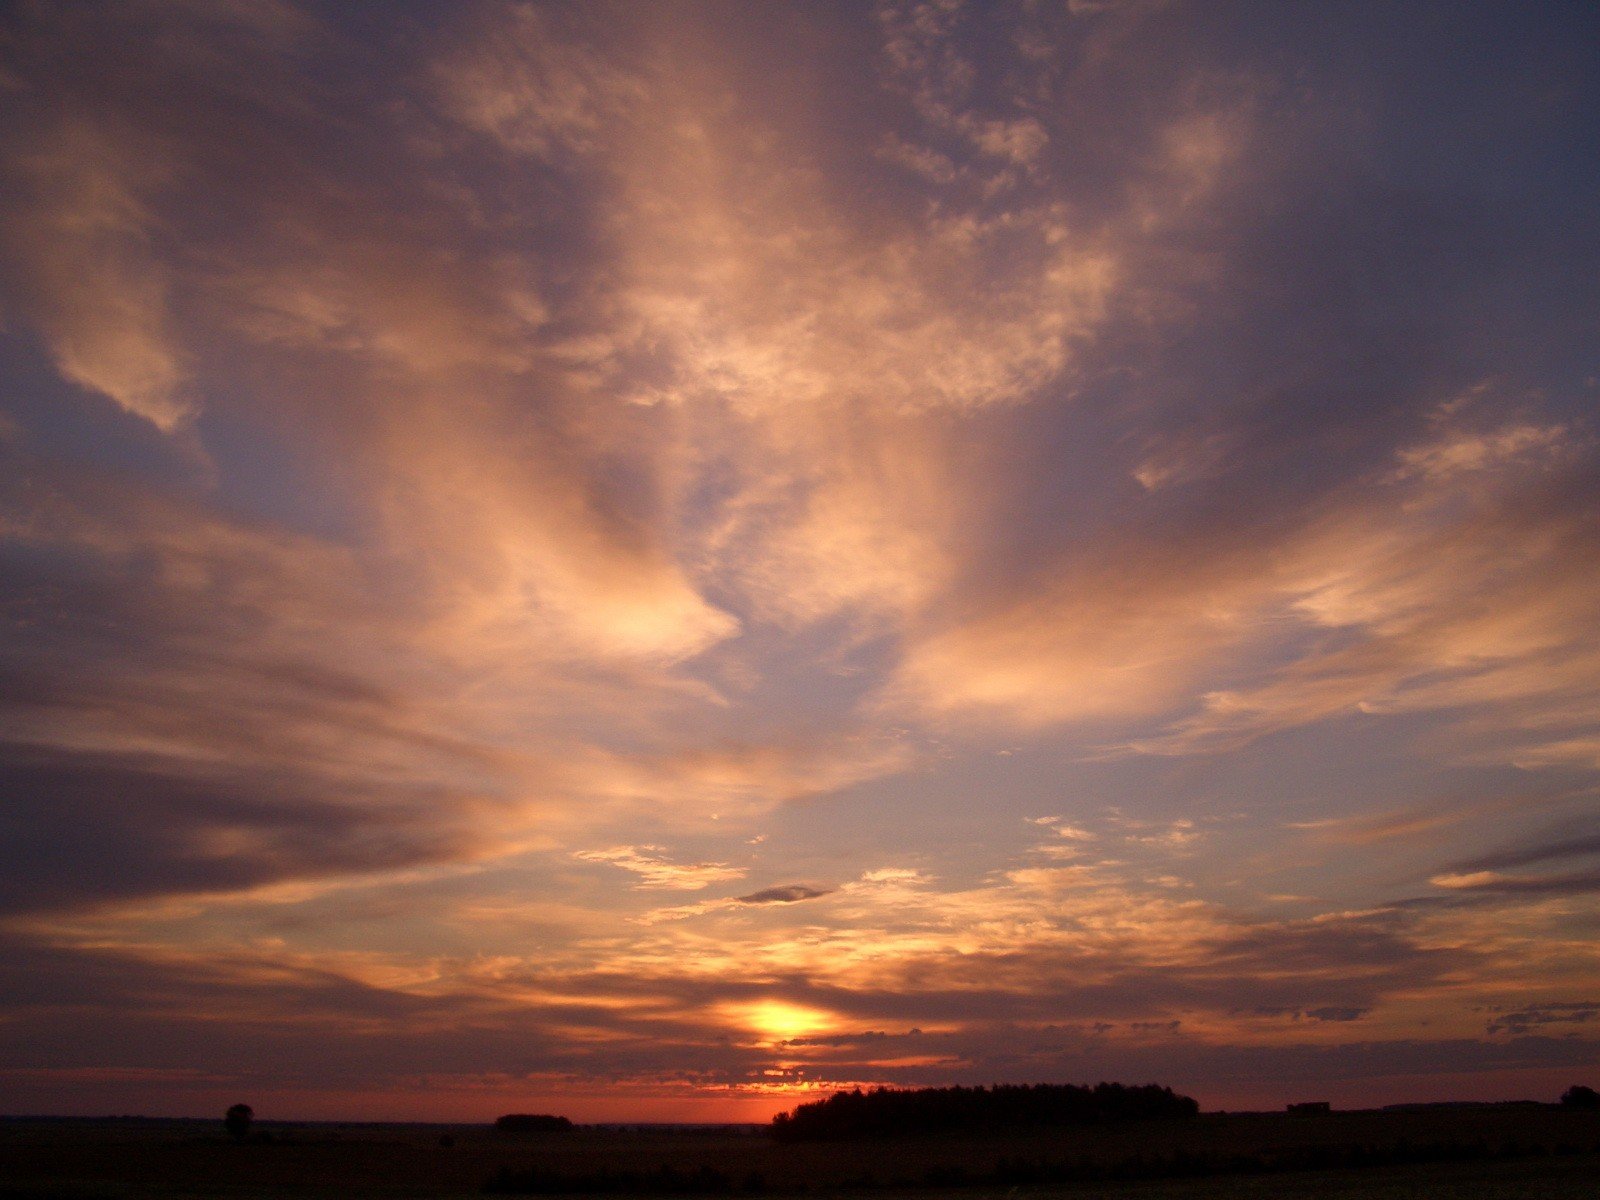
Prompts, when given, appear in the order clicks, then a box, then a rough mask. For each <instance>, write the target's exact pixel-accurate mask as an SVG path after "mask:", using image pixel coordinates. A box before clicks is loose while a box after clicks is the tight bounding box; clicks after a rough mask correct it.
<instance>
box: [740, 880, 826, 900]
mask: <svg viewBox="0 0 1600 1200" xmlns="http://www.w3.org/2000/svg"><path fill="white" fill-rule="evenodd" d="M829 891H830V889H828V888H814V887H807V886H806V885H805V884H803V883H787V884H782V885H779V886H777V887H769V888H762V889H761V890H760V891H759V892H751V893H750V894H749V895H748V896H736V897H734V899H735V900H737V901H738V903H740V904H794V903H797V902H798V901H801V900H815V899H817V898H818V897H821V896H826V895H827V894H828V893H829Z"/></svg>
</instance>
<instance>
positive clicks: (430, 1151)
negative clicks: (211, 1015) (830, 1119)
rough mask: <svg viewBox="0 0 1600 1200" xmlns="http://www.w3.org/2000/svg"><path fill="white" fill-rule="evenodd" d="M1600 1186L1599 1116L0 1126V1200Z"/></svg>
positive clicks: (1468, 1195) (1135, 1198)
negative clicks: (885, 1130) (943, 1125)
mask: <svg viewBox="0 0 1600 1200" xmlns="http://www.w3.org/2000/svg"><path fill="white" fill-rule="evenodd" d="M1597 1179H1600V1113H1595V1112H1577V1111H1568V1110H1562V1109H1558V1108H1553V1107H1544V1106H1526V1107H1524V1106H1489V1107H1472V1108H1452V1109H1440V1108H1434V1109H1424V1110H1420V1111H1405V1112H1392V1111H1391V1112H1350V1113H1333V1114H1328V1115H1323V1116H1312V1117H1296V1116H1285V1115H1278V1114H1241V1115H1222V1114H1208V1115H1205V1116H1201V1117H1199V1118H1196V1119H1194V1120H1190V1121H1173V1122H1141V1123H1131V1124H1127V1125H1121V1126H1096V1127H1093V1128H1075V1129H1066V1130H1050V1131H1029V1132H1027V1133H1018V1134H986V1135H983V1136H948V1135H945V1136H938V1137H904V1138H895V1139H891V1140H886V1141H849V1142H821V1143H807V1144H797V1145H780V1144H777V1143H775V1142H774V1141H773V1140H772V1139H771V1138H770V1137H769V1136H768V1135H767V1133H766V1131H765V1129H763V1128H756V1127H712V1128H702V1129H686V1128H649V1127H641V1128H610V1127H580V1128H578V1129H576V1130H574V1131H572V1132H570V1133H547V1134H531V1135H506V1134H503V1133H497V1132H495V1131H494V1130H493V1129H491V1128H488V1127H486V1126H447V1125H354V1124H352V1125H330V1124H290V1123H274V1122H265V1121H264V1122H260V1123H258V1125H257V1128H256V1130H255V1132H254V1133H253V1134H252V1137H251V1138H250V1139H249V1140H247V1141H244V1142H235V1141H233V1140H231V1139H230V1138H229V1137H228V1136H227V1135H226V1134H225V1133H224V1132H223V1131H222V1128H221V1122H220V1120H219V1121H216V1122H200V1121H165V1120H105V1121H89V1120H29V1119H12V1120H5V1121H0V1200H24V1198H28V1200H33V1198H38V1200H144V1198H148V1197H200V1196H214V1197H223V1198H238V1200H255V1198H263V1200H264V1198H279V1197H284V1198H287V1197H295V1198H298V1200H313V1198H315V1200H322V1198H326V1197H394V1198H401V1197H414V1198H418V1200H421V1198H442V1197H464V1196H478V1195H483V1194H484V1191H485V1187H486V1185H489V1186H493V1185H495V1184H496V1183H498V1184H499V1185H500V1187H501V1188H502V1189H510V1194H544V1195H555V1194H571V1193H580V1194H589V1195H605V1194H611V1195H627V1194H633V1195H640V1194H644V1195H718V1194H720V1195H772V1196H799V1195H812V1196H826V1197H835V1196H849V1197H869V1196H875V1195H878V1196H883V1197H885V1200H889V1198H896V1197H898V1198H907V1197H922V1196H934V1195H937V1196H941V1197H948V1198H949V1200H978V1198H979V1197H999V1196H1004V1197H1010V1198H1011V1200H1020V1198H1024V1197H1027V1196H1062V1197H1083V1198H1084V1200H1089V1198H1091V1197H1093V1198H1099V1197H1106V1198H1117V1200H1121V1198H1126V1200H1212V1198H1220V1197H1234V1196H1237V1197H1248V1198H1258V1200H1268V1198H1272V1200H1278V1198H1304V1200H1321V1198H1330V1200H1333V1198H1337V1200H1355V1198H1356V1197H1381V1198H1385V1200H1402V1198H1405V1200H1412V1198H1415V1200H1421V1198H1423V1197H1427V1198H1428V1200H1544V1198H1548V1200H1566V1198H1569V1197H1570V1198H1572V1200H1577V1198H1579V1197H1583V1198H1585V1200H1587V1198H1588V1197H1592V1196H1593V1195H1594V1194H1595V1181H1596V1180H1597Z"/></svg>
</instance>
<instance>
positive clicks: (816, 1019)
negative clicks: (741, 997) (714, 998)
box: [727, 1000, 834, 1042]
mask: <svg viewBox="0 0 1600 1200" xmlns="http://www.w3.org/2000/svg"><path fill="white" fill-rule="evenodd" d="M727 1012H728V1015H729V1016H730V1017H732V1018H733V1019H734V1020H735V1021H736V1022H738V1023H739V1024H740V1025H743V1026H744V1027H745V1028H746V1029H750V1030H752V1031H754V1032H755V1033H757V1034H760V1035H761V1037H762V1038H763V1039H765V1040H767V1041H773V1042H785V1041H789V1040H790V1039H792V1038H798V1037H807V1036H809V1035H811V1034H814V1033H821V1032H823V1031H825V1030H828V1029H832V1028H833V1025H834V1018H833V1014H832V1013H828V1012H824V1011H823V1010H821V1009H818V1008H807V1007H805V1006H804V1005H802V1004H790V1003H789V1002H788V1001H786V1000H753V1001H749V1002H747V1003H740V1004H730V1005H728V1006H727Z"/></svg>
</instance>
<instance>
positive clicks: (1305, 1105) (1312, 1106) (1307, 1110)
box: [1289, 1100, 1333, 1117]
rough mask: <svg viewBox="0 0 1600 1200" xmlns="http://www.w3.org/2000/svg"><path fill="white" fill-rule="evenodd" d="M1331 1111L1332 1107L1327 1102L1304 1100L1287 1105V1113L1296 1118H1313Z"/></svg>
mask: <svg viewBox="0 0 1600 1200" xmlns="http://www.w3.org/2000/svg"><path fill="white" fill-rule="evenodd" d="M1332 1111H1333V1105H1332V1103H1330V1102H1329V1101H1327V1100H1304V1101H1301V1102H1300V1103H1299V1104H1291V1105H1289V1112H1290V1113H1291V1114H1292V1115H1294V1116H1296V1117H1315V1116H1320V1115H1321V1114H1322V1113H1328V1112H1332Z"/></svg>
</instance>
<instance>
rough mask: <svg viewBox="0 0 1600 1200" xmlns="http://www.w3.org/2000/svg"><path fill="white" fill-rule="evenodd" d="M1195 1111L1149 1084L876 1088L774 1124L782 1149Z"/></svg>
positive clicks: (807, 1107) (840, 1095)
mask: <svg viewBox="0 0 1600 1200" xmlns="http://www.w3.org/2000/svg"><path fill="white" fill-rule="evenodd" d="M1199 1111H1200V1106H1199V1104H1197V1103H1196V1102H1195V1101H1194V1100H1192V1099H1191V1098H1190V1097H1188V1096H1180V1095H1178V1094H1177V1093H1176V1092H1174V1091H1173V1090H1172V1089H1171V1088H1169V1087H1161V1086H1159V1085H1158V1084H1153V1083H1151V1084H1146V1085H1144V1086H1142V1087H1129V1086H1128V1085H1126V1084H1121V1083H1097V1084H1095V1085H1094V1086H1093V1087H1078V1086H1076V1085H1073V1084H1055V1083H1036V1084H997V1085H996V1086H994V1087H987V1088H986V1087H970V1088H969V1087H949V1088H920V1089H917V1090H902V1089H898V1088H882V1087H880V1088H873V1089H872V1090H871V1091H868V1092H863V1091H862V1090H861V1089H860V1088H857V1089H856V1090H855V1091H853V1092H836V1093H834V1094H833V1095H832V1096H829V1097H828V1098H827V1099H826V1100H817V1101H814V1102H812V1103H810V1104H802V1105H801V1106H800V1107H799V1108H797V1109H795V1110H794V1112H792V1113H779V1114H778V1115H777V1116H776V1117H774V1118H772V1134H773V1136H774V1137H775V1138H777V1139H778V1140H779V1141H780V1142H801V1141H820V1140H824V1139H832V1138H853V1137H884V1136H891V1135H894V1134H915V1133H938V1132H943V1131H947V1130H956V1129H961V1130H966V1129H988V1130H994V1129H1011V1128H1025V1127H1037V1126H1041V1125H1090V1124H1094V1123H1096V1122H1100V1121H1135V1120H1149V1119H1153V1118H1172V1117H1192V1116H1195V1115H1196V1114H1197V1113H1199Z"/></svg>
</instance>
